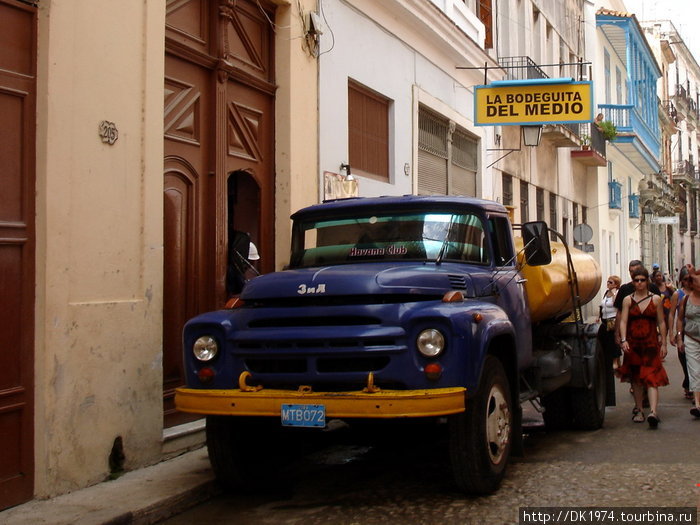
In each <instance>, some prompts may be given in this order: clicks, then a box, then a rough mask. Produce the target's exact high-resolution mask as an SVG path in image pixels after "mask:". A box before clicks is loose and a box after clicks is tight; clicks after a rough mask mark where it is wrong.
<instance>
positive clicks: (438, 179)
mask: <svg viewBox="0 0 700 525" xmlns="http://www.w3.org/2000/svg"><path fill="white" fill-rule="evenodd" d="M478 164H479V142H478V140H477V139H475V138H473V137H472V136H470V135H469V134H468V133H467V132H466V130H463V129H461V128H458V127H457V126H456V125H455V123H454V122H451V121H450V120H449V119H447V118H445V117H443V116H441V115H438V114H437V113H434V112H433V111H430V110H428V109H427V108H424V107H422V106H421V107H420V108H419V110H418V171H417V184H418V194H419V195H467V196H472V197H473V196H476V173H477V171H478Z"/></svg>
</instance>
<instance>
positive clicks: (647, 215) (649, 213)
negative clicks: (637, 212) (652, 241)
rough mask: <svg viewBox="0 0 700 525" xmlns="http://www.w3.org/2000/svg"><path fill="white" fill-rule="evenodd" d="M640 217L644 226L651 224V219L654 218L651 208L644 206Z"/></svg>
mask: <svg viewBox="0 0 700 525" xmlns="http://www.w3.org/2000/svg"><path fill="white" fill-rule="evenodd" d="M642 215H644V222H645V223H646V224H651V218H652V217H653V216H654V212H653V211H652V209H651V206H649V205H647V206H644V209H642Z"/></svg>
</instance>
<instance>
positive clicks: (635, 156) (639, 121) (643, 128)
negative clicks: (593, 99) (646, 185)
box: [598, 104, 661, 173]
mask: <svg viewBox="0 0 700 525" xmlns="http://www.w3.org/2000/svg"><path fill="white" fill-rule="evenodd" d="M598 110H599V111H600V112H601V113H603V115H605V119H606V120H610V121H612V123H613V124H615V127H616V128H617V137H616V138H615V140H613V141H612V142H613V143H614V144H615V146H617V148H618V149H619V150H620V151H622V153H623V154H624V155H625V156H626V157H627V158H628V159H630V161H631V162H632V163H633V164H634V165H635V167H636V168H637V169H639V170H640V171H642V172H646V173H648V172H653V173H656V172H658V171H659V170H660V169H661V166H660V165H659V161H658V159H659V155H660V153H661V140H660V133H659V129H658V128H656V126H652V125H650V124H649V122H650V121H651V120H653V121H657V119H658V110H657V109H654V115H653V117H652V116H645V115H644V114H643V112H642V108H641V107H638V106H635V105H633V104H599V105H598ZM654 117H656V118H654ZM654 124H656V122H654ZM654 128H656V129H654Z"/></svg>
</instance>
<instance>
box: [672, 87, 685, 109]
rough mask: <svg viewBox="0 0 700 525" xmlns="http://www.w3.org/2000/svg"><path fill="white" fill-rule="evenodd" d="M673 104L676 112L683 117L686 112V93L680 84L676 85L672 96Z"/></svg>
mask: <svg viewBox="0 0 700 525" xmlns="http://www.w3.org/2000/svg"><path fill="white" fill-rule="evenodd" d="M673 102H674V103H675V104H676V107H677V108H678V111H680V112H681V113H682V114H683V115H686V114H687V111H688V92H687V91H686V90H685V88H684V87H683V86H681V85H680V84H676V92H675V93H674V95H673Z"/></svg>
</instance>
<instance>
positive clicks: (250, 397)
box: [175, 387, 466, 418]
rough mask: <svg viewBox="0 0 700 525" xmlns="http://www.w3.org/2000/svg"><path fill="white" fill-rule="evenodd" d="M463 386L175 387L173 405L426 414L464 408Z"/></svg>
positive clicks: (341, 414)
mask: <svg viewBox="0 0 700 525" xmlns="http://www.w3.org/2000/svg"><path fill="white" fill-rule="evenodd" d="M465 390H466V389H464V388H461V387H455V388H435V389H429V390H381V391H379V392H374V393H368V392H362V391H356V392H298V391H294V390H275V389H269V390H268V389H262V390H258V391H256V392H246V391H242V390H240V389H231V390H199V389H193V388H178V389H177V390H175V406H176V407H177V409H178V410H180V411H182V412H190V413H194V414H207V415H230V416H276V417H280V412H281V406H282V404H313V405H324V406H325V407H326V418H407V417H428V416H445V415H449V414H458V413H460V412H464V409H465V395H464V394H465Z"/></svg>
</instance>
